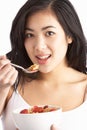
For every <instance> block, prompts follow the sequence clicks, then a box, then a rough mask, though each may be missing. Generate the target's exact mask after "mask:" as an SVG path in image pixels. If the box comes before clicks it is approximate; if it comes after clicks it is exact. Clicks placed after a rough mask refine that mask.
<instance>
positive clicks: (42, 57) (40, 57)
mask: <svg viewBox="0 0 87 130" xmlns="http://www.w3.org/2000/svg"><path fill="white" fill-rule="evenodd" d="M48 57H49V55H47V56H38V58H39V59H46V58H48Z"/></svg>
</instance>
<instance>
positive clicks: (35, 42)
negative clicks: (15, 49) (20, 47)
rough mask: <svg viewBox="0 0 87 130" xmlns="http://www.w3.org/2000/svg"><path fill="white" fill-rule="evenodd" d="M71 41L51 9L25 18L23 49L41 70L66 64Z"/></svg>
mask: <svg viewBox="0 0 87 130" xmlns="http://www.w3.org/2000/svg"><path fill="white" fill-rule="evenodd" d="M71 42H72V39H71V38H70V37H68V36H66V35H65V32H64V30H63V28H62V27H61V25H60V23H59V22H58V20H57V17H56V16H55V14H54V13H53V12H52V11H51V10H45V11H40V12H37V13H35V14H33V15H32V16H30V17H29V18H28V19H27V24H26V29H25V43H24V45H25V49H26V51H27V54H28V56H29V57H30V59H31V60H32V62H33V63H37V64H39V66H40V71H41V72H43V73H47V72H50V71H52V70H53V69H56V68H58V66H59V65H66V52H67V48H68V44H70V43H71Z"/></svg>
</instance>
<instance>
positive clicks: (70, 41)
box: [67, 36, 72, 44]
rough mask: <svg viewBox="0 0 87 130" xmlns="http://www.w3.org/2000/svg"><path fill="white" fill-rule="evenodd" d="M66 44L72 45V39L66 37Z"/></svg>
mask: <svg viewBox="0 0 87 130" xmlns="http://www.w3.org/2000/svg"><path fill="white" fill-rule="evenodd" d="M67 43H68V44H71V43H72V37H70V36H67Z"/></svg>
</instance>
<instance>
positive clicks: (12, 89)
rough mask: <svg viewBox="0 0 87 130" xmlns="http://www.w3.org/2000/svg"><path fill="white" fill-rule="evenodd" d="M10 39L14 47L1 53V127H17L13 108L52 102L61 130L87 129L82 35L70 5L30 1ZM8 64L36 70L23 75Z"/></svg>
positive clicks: (6, 129) (59, 0) (9, 129)
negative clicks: (58, 110) (57, 110)
mask: <svg viewBox="0 0 87 130" xmlns="http://www.w3.org/2000/svg"><path fill="white" fill-rule="evenodd" d="M10 38H11V46H12V51H11V52H9V53H8V54H7V55H6V56H0V113H1V115H2V121H3V129H4V130H16V126H15V125H14V123H13V122H12V111H13V110H14V109H16V108H19V107H21V106H24V107H27V106H30V105H45V104H48V105H49V104H50V105H56V106H59V107H61V108H62V116H63V118H62V123H61V128H60V130H83V129H84V130H87V123H86V119H87V99H86V96H87V92H86V91H87V75H86V39H85V37H84V34H83V30H82V27H81V24H80V21H79V18H78V16H77V14H76V12H75V10H74V7H73V5H72V4H71V3H70V2H69V1H68V0H28V1H27V2H26V3H25V4H24V5H23V7H21V9H20V10H19V12H18V13H17V15H16V17H15V19H14V21H13V24H12V29H11V35H10ZM11 62H12V63H15V64H18V65H21V66H23V67H25V68H28V67H29V66H31V65H32V64H34V63H35V64H38V65H39V71H38V72H36V73H34V74H25V73H24V72H23V71H21V70H20V69H17V68H14V67H13V66H11V64H10V63H11ZM10 122H11V123H10ZM52 130H55V128H52Z"/></svg>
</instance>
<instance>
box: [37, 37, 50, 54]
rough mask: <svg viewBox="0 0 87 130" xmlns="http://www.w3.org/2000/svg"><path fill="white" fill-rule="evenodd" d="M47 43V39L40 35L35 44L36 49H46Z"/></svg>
mask: <svg viewBox="0 0 87 130" xmlns="http://www.w3.org/2000/svg"><path fill="white" fill-rule="evenodd" d="M46 47H47V45H46V41H45V39H44V38H43V37H41V36H39V37H38V38H37V40H36V44H35V49H36V50H38V51H42V50H44V49H46Z"/></svg>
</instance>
